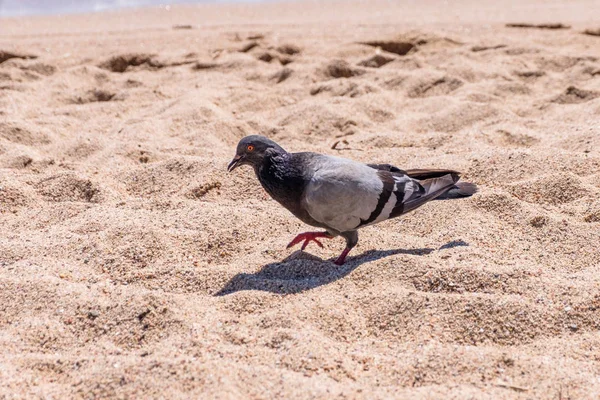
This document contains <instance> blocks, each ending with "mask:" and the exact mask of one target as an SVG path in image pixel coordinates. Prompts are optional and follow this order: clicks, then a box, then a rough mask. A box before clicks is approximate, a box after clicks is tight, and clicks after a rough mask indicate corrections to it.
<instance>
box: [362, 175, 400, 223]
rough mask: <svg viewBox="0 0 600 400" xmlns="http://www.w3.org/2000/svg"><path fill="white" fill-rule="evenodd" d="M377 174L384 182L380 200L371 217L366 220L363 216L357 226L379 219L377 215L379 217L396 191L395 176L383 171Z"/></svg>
mask: <svg viewBox="0 0 600 400" xmlns="http://www.w3.org/2000/svg"><path fill="white" fill-rule="evenodd" d="M377 175H378V176H379V178H380V179H381V181H382V182H383V189H382V190H381V194H379V200H378V201H377V206H376V207H375V209H374V210H373V212H372V213H371V215H369V218H367V219H365V220H363V219H362V218H361V220H360V224H358V226H357V228H359V227H361V226H363V225H367V224H370V223H371V222H373V221H375V220H376V219H377V217H379V215H380V214H381V212H382V211H383V207H385V205H386V204H387V202H388V200H389V199H390V196H391V195H392V192H393V191H394V184H395V183H396V182H395V181H394V178H392V175H391V174H390V173H386V172H383V171H377Z"/></svg>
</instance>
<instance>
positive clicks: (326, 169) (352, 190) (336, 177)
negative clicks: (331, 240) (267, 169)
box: [303, 156, 384, 232]
mask: <svg viewBox="0 0 600 400" xmlns="http://www.w3.org/2000/svg"><path fill="white" fill-rule="evenodd" d="M312 168H313V169H314V171H315V172H314V174H313V176H312V177H311V179H310V181H309V182H308V184H307V186H306V189H305V191H304V199H303V200H304V205H305V208H306V210H307V211H308V213H309V214H310V216H311V217H312V218H314V219H315V220H316V221H319V222H321V223H322V224H324V225H326V226H328V227H331V228H332V229H334V230H336V231H338V232H346V231H351V230H354V229H356V228H357V227H358V226H360V224H361V221H363V220H367V219H369V217H370V216H371V214H372V212H373V211H374V210H375V209H376V208H377V205H378V201H379V197H380V194H381V193H382V191H383V190H384V183H383V181H382V180H381V179H380V178H379V176H378V174H377V171H376V170H374V169H372V168H369V167H367V166H366V165H364V164H361V163H357V162H353V161H350V160H346V159H343V158H338V157H329V156H322V157H318V158H316V159H315V160H314V164H313V165H312Z"/></svg>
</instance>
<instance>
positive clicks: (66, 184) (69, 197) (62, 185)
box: [35, 173, 102, 203]
mask: <svg viewBox="0 0 600 400" xmlns="http://www.w3.org/2000/svg"><path fill="white" fill-rule="evenodd" d="M35 186H36V188H37V190H38V192H39V193H40V194H41V195H42V196H44V197H45V198H47V199H48V200H51V201H84V202H91V203H97V202H99V201H101V199H102V193H101V190H100V188H99V187H98V186H97V185H96V184H95V183H93V182H92V181H91V180H89V179H85V178H80V177H78V176H76V175H74V174H70V173H66V174H59V175H54V176H50V177H48V178H44V179H42V180H41V181H39V182H38V183H36V185H35Z"/></svg>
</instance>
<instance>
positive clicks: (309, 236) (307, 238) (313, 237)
mask: <svg viewBox="0 0 600 400" xmlns="http://www.w3.org/2000/svg"><path fill="white" fill-rule="evenodd" d="M317 238H326V239H331V238H333V236H332V235H330V234H329V233H328V232H304V233H301V234H299V235H298V236H296V237H295V238H294V240H292V241H291V242H290V244H288V245H287V248H288V249H289V248H290V247H292V246H295V245H297V244H298V243H300V242H301V241H303V240H304V243H303V244H302V247H301V250H304V249H305V248H306V246H308V244H309V243H310V242H311V241H313V242H315V243H316V244H317V245H319V247H323V244H322V243H321V242H319V241H318V240H317Z"/></svg>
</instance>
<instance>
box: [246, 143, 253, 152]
mask: <svg viewBox="0 0 600 400" xmlns="http://www.w3.org/2000/svg"><path fill="white" fill-rule="evenodd" d="M246 150H248V151H254V145H252V144H249V145H248V146H247V147H246Z"/></svg>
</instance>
